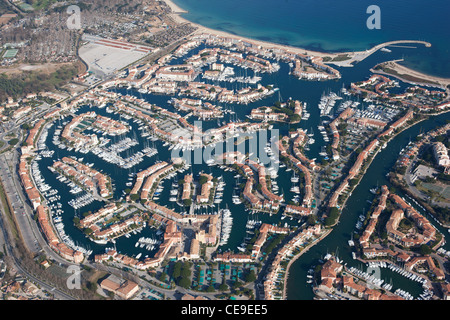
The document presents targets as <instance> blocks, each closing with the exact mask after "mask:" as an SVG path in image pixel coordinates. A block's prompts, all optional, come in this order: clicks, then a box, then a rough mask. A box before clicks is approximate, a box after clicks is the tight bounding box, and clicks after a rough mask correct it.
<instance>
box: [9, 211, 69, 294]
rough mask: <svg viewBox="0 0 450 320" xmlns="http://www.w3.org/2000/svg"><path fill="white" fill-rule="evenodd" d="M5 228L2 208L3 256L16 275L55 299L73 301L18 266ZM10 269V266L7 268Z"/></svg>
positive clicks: (18, 263)
mask: <svg viewBox="0 0 450 320" xmlns="http://www.w3.org/2000/svg"><path fill="white" fill-rule="evenodd" d="M6 228H7V227H6V226H5V221H4V211H3V208H2V209H1V214H0V229H1V230H2V236H3V239H4V242H5V243H4V247H3V248H5V249H6V252H5V254H6V255H7V256H9V257H11V262H12V263H13V266H12V267H13V268H14V269H16V270H17V272H18V273H20V274H22V275H24V276H25V277H27V278H28V279H29V280H30V281H32V282H33V283H35V284H37V285H39V286H40V287H41V289H45V290H47V291H48V292H50V293H52V294H53V295H54V297H55V298H57V299H61V300H75V298H73V297H72V296H70V295H68V294H66V293H64V292H62V291H60V290H58V289H57V288H56V287H53V286H51V285H49V284H47V283H45V282H44V281H42V280H40V279H38V278H36V277H34V276H33V275H32V274H30V273H28V271H26V270H25V269H24V268H22V266H21V265H20V262H19V261H18V260H17V258H16V257H15V256H14V252H13V250H12V248H11V243H12V240H11V239H10V237H9V234H8V232H7V230H6ZM9 267H11V266H9Z"/></svg>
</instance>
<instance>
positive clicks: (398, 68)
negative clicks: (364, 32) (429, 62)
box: [371, 60, 450, 91]
mask: <svg viewBox="0 0 450 320" xmlns="http://www.w3.org/2000/svg"><path fill="white" fill-rule="evenodd" d="M381 65H383V66H385V67H386V68H388V69H390V70H393V72H395V73H396V74H394V73H390V72H383V71H381V70H375V69H371V71H372V72H374V73H380V74H384V75H389V76H392V77H396V78H398V79H400V80H402V81H405V82H410V83H411V82H414V83H419V84H423V85H431V86H436V85H433V84H431V83H427V82H433V83H436V84H438V85H440V86H441V87H442V88H445V89H446V90H447V91H450V79H449V78H439V77H435V76H430V75H427V74H424V73H421V72H419V71H415V70H412V69H410V68H408V67H405V66H402V65H400V64H398V63H397V61H396V60H394V61H387V62H384V63H381ZM411 77H413V78H415V79H413V78H411ZM420 80H425V81H422V82H421V81H420Z"/></svg>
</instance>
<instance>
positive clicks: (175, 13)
mask: <svg viewBox="0 0 450 320" xmlns="http://www.w3.org/2000/svg"><path fill="white" fill-rule="evenodd" d="M164 2H165V3H166V4H167V5H168V6H169V7H170V8H171V10H172V14H171V17H172V19H174V20H175V21H176V22H178V23H190V24H191V25H193V26H195V27H197V28H198V29H197V30H196V31H195V32H194V33H193V34H212V35H217V36H221V37H228V38H233V39H238V40H241V41H246V42H249V43H253V44H255V45H258V46H261V47H263V48H266V49H271V48H273V49H283V50H286V51H290V52H293V53H299V54H305V55H310V56H316V57H329V58H331V59H329V60H332V59H334V58H336V57H338V56H343V55H347V56H348V57H349V59H347V60H343V61H328V62H325V61H324V64H333V65H336V66H340V67H352V66H353V64H354V63H358V62H360V61H362V60H364V59H366V58H367V57H368V56H370V55H371V54H373V53H375V52H376V51H378V50H380V49H382V48H384V47H387V46H389V45H394V44H402V43H421V44H423V45H425V46H426V47H431V43H428V42H425V41H419V40H396V41H389V42H385V43H380V44H378V45H376V46H374V47H373V48H371V49H369V50H365V51H351V52H338V53H329V52H318V51H311V50H306V49H303V48H299V47H294V46H288V45H281V44H276V43H272V42H267V41H262V40H256V39H251V38H247V37H242V36H238V35H235V34H231V33H228V32H225V31H220V30H215V29H211V28H207V27H205V26H202V25H200V24H197V23H194V22H192V21H189V20H187V19H185V18H183V17H182V16H181V14H182V13H187V11H186V10H183V9H181V8H180V7H179V6H177V5H176V4H175V3H173V2H172V1H171V0H164ZM395 69H396V71H398V72H399V73H401V74H405V75H411V76H413V77H418V78H421V79H426V80H429V81H432V82H438V83H440V84H441V85H443V86H444V87H446V86H447V85H449V84H450V79H443V78H437V77H434V76H430V75H424V74H421V73H419V72H417V71H414V70H411V69H409V68H406V67H403V66H400V65H396V66H395ZM447 90H449V89H447Z"/></svg>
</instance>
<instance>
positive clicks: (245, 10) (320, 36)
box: [174, 0, 450, 77]
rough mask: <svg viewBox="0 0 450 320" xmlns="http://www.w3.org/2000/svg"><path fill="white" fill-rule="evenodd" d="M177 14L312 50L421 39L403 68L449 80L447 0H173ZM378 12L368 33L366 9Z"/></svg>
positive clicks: (449, 5) (407, 55) (361, 47)
mask: <svg viewBox="0 0 450 320" xmlns="http://www.w3.org/2000/svg"><path fill="white" fill-rule="evenodd" d="M174 2H175V3H176V4H177V5H178V6H180V7H181V8H183V9H185V10H187V11H188V13H186V14H183V15H182V16H183V17H184V18H186V19H188V20H190V21H192V22H196V23H199V24H201V25H204V26H206V27H209V28H213V29H217V30H222V31H226V32H230V33H233V34H237V35H242V36H245V37H250V38H254V39H259V40H265V41H271V42H275V43H280V44H287V45H292V46H298V47H302V48H306V49H311V50H318V51H332V52H336V51H353V50H365V49H369V48H370V47H372V46H373V45H376V44H379V43H382V42H386V41H391V40H424V41H428V42H431V43H432V47H431V48H424V47H422V46H419V47H417V48H416V49H411V50H409V51H407V52H405V53H404V55H403V58H404V59H405V61H404V63H403V64H404V65H406V66H408V67H411V68H414V69H416V70H418V71H421V72H424V73H427V74H432V75H436V76H441V77H450V22H449V19H448V13H449V12H450V1H448V0H430V1H421V0H408V1H406V0H396V1H389V0H379V1H367V0H319V1H318V0H227V1H219V0H174ZM372 4H376V5H378V6H379V7H380V10H381V29H379V30H376V29H374V30H369V29H368V28H367V26H366V21H367V19H368V18H369V16H370V14H367V13H366V11H367V7H368V6H370V5H372Z"/></svg>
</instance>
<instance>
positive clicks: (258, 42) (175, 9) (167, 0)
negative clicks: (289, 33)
mask: <svg viewBox="0 0 450 320" xmlns="http://www.w3.org/2000/svg"><path fill="white" fill-rule="evenodd" d="M164 2H165V3H166V4H167V5H168V6H169V7H170V8H171V9H172V14H171V17H172V18H173V19H174V20H175V21H176V22H178V23H190V24H191V25H193V26H195V27H197V28H198V29H197V30H196V31H195V32H194V33H193V34H202V33H207V34H213V35H217V36H220V37H227V38H233V39H239V40H242V41H246V42H250V43H253V44H256V45H259V46H261V47H264V48H268V49H270V48H274V49H275V48H276V49H284V50H287V51H291V52H294V53H300V54H306V55H312V56H319V57H331V58H333V57H336V56H338V55H341V54H342V53H325V52H317V51H311V50H305V49H302V48H299V47H293V46H287V45H281V44H276V43H272V42H267V41H261V40H255V39H250V38H246V37H242V36H238V35H235V34H232V33H228V32H225V31H220V30H215V29H210V28H207V27H205V26H202V25H200V24H197V23H194V22H192V21H189V20H187V19H185V18H183V17H182V16H181V15H180V14H182V13H187V11H186V10H183V9H181V8H180V7H178V6H177V5H176V4H175V3H173V2H172V1H171V0H164Z"/></svg>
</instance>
